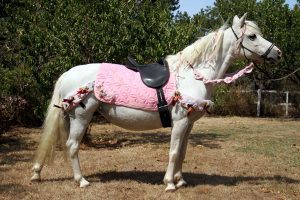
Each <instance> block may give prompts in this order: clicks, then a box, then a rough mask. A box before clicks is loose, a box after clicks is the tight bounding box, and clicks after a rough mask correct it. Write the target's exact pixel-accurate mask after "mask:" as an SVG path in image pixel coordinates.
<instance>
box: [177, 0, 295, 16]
mask: <svg viewBox="0 0 300 200" xmlns="http://www.w3.org/2000/svg"><path fill="white" fill-rule="evenodd" d="M285 2H286V3H287V4H289V5H290V8H292V7H293V5H295V4H296V2H297V1H296V0H286V1H285ZM179 4H180V8H179V10H180V11H186V12H187V13H188V14H189V15H190V16H193V15H194V14H196V13H198V12H200V10H201V8H206V7H207V6H213V4H214V0H180V1H179Z"/></svg>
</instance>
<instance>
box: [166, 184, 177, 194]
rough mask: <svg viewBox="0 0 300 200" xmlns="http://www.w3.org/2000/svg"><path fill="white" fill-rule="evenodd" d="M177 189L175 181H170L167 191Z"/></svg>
mask: <svg viewBox="0 0 300 200" xmlns="http://www.w3.org/2000/svg"><path fill="white" fill-rule="evenodd" d="M175 190H176V187H175V185H174V183H168V185H167V187H166V189H165V192H174V191H175Z"/></svg>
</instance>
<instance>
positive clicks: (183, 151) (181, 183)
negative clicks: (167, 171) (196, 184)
mask: <svg viewBox="0 0 300 200" xmlns="http://www.w3.org/2000/svg"><path fill="white" fill-rule="evenodd" d="M192 128H193V124H191V125H189V127H188V129H187V130H186V132H185V134H184V138H183V141H182V145H181V149H180V156H179V161H178V163H177V165H176V170H175V175H174V178H175V182H176V188H180V187H182V186H184V185H186V184H187V183H186V181H185V180H184V179H183V176H182V163H183V161H184V158H185V155H186V149H187V144H188V138H189V134H190V133H191V131H192Z"/></svg>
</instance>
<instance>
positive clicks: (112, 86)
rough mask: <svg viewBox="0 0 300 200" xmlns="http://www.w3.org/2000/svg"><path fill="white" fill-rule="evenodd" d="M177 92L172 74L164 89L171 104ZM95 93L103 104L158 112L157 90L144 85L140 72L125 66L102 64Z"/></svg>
mask: <svg viewBox="0 0 300 200" xmlns="http://www.w3.org/2000/svg"><path fill="white" fill-rule="evenodd" d="M175 90H176V83H175V77H174V76H173V75H172V74H171V75H170V79H169V81H168V83H167V84H166V85H165V86H164V87H163V91H164V94H165V98H166V101H167V102H168V104H170V103H171V102H172V100H173V96H174V93H175ZM94 92H95V95H96V97H97V99H99V100H100V101H102V102H105V103H109V104H114V105H121V106H126V107H130V108H137V109H142V110H150V111H156V110H157V102H158V100H157V94H156V90H155V89H152V88H148V87H147V86H145V85H144V83H143V82H142V80H141V77H140V74H139V73H138V72H135V71H132V70H130V69H127V67H126V66H124V65H118V64H111V63H102V64H101V66H100V67H99V71H98V74H97V77H96V81H95V85H94Z"/></svg>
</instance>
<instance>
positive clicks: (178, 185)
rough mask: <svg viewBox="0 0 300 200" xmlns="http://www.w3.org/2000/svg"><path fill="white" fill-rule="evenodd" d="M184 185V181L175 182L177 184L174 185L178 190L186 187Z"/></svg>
mask: <svg viewBox="0 0 300 200" xmlns="http://www.w3.org/2000/svg"><path fill="white" fill-rule="evenodd" d="M186 185H187V183H186V181H185V180H183V179H180V180H179V181H178V182H177V184H176V188H180V187H183V186H186Z"/></svg>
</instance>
